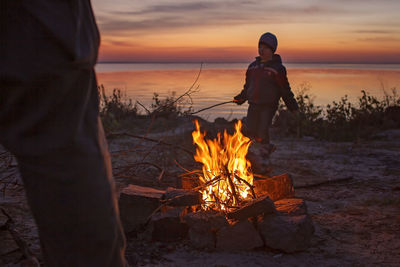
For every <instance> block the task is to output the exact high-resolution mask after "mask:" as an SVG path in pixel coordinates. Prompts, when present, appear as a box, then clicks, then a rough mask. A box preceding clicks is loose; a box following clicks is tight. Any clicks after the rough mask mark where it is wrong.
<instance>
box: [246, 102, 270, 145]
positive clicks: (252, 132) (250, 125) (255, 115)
mask: <svg viewBox="0 0 400 267" xmlns="http://www.w3.org/2000/svg"><path fill="white" fill-rule="evenodd" d="M276 110H277V108H276V107H275V106H270V105H257V104H250V105H249V109H248V110H247V134H248V135H249V136H250V137H252V138H254V139H255V140H256V141H257V142H260V143H263V144H269V142H270V138H269V128H270V127H271V124H272V119H273V117H274V115H275V112H276Z"/></svg>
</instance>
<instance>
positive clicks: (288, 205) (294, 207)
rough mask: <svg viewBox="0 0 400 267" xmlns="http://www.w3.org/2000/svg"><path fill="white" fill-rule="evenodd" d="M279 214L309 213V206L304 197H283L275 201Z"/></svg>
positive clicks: (295, 214)
mask: <svg viewBox="0 0 400 267" xmlns="http://www.w3.org/2000/svg"><path fill="white" fill-rule="evenodd" d="M274 204H275V207H276V210H277V212H278V214H279V215H291V216H297V215H305V214H307V206H306V203H305V202H304V200H303V199H300V198H289V199H281V200H278V201H275V202H274Z"/></svg>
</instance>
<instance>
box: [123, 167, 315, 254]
mask: <svg viewBox="0 0 400 267" xmlns="http://www.w3.org/2000/svg"><path fill="white" fill-rule="evenodd" d="M253 188H254V194H255V195H254V198H252V199H250V200H248V201H244V202H242V203H241V205H240V207H235V208H233V209H229V210H224V211H221V210H212V209H204V205H203V204H204V201H203V199H202V194H201V192H200V191H199V190H198V189H199V188H198V182H197V183H196V181H194V180H193V179H189V178H188V177H187V176H186V177H184V178H182V188H179V189H178V188H172V187H170V188H167V189H166V190H159V189H155V188H151V187H143V186H138V185H132V184H131V185H129V186H127V187H126V188H124V189H123V190H122V191H121V194H120V197H119V207H120V216H121V221H122V223H123V226H124V229H125V231H126V232H127V233H136V234H138V235H139V236H141V237H142V238H144V239H146V240H148V241H158V242H176V241H183V240H186V241H188V242H189V244H190V245H191V246H192V247H193V248H197V249H207V250H217V251H243V250H253V249H256V248H261V247H266V248H270V249H277V250H281V251H283V252H286V253H293V252H297V251H302V250H305V249H306V248H307V247H308V246H309V245H310V240H311V237H312V235H313V232H314V226H313V223H312V221H311V218H310V216H309V215H308V214H307V207H306V204H305V202H304V201H303V200H302V199H299V198H295V196H294V193H295V192H294V187H293V182H292V179H291V178H290V176H289V175H288V174H283V175H280V176H275V177H271V178H259V179H255V180H254V184H253ZM202 205H203V206H202Z"/></svg>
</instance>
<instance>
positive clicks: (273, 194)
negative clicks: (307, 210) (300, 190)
mask: <svg viewBox="0 0 400 267" xmlns="http://www.w3.org/2000/svg"><path fill="white" fill-rule="evenodd" d="M253 185H254V191H255V193H256V194H257V195H259V196H260V195H268V196H269V198H270V199H271V200H272V201H277V200H280V199H284V198H291V197H294V187H293V181H292V178H291V177H290V176H289V174H282V175H279V176H275V177H272V178H267V179H255V180H254V184H253Z"/></svg>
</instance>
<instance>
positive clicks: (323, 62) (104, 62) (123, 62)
mask: <svg viewBox="0 0 400 267" xmlns="http://www.w3.org/2000/svg"><path fill="white" fill-rule="evenodd" d="M249 62H250V61H123V60H101V61H98V62H97V64H207V63H208V64H238V63H240V64H242V63H243V64H244V63H246V64H248V63H249ZM284 64H360V65H361V64H368V65H372V64H376V65H398V64H400V61H399V62H373V61H371V62H357V61H343V62H334V61H287V62H284Z"/></svg>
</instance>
